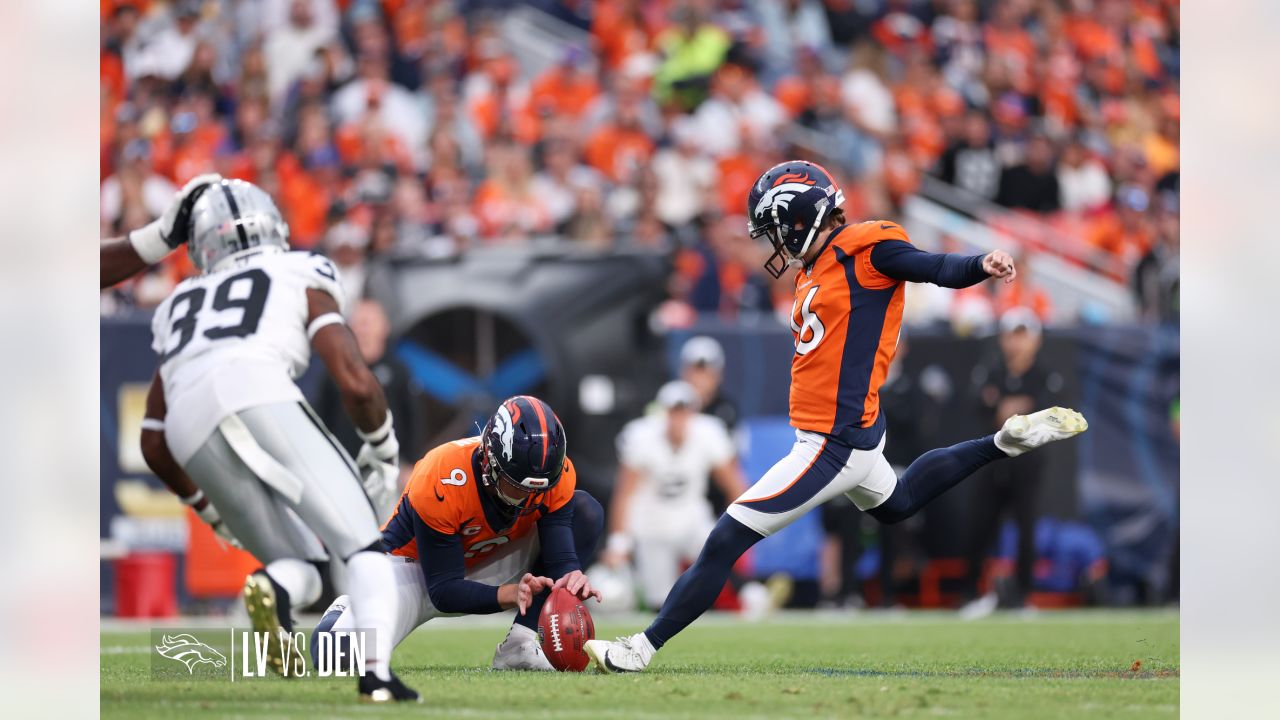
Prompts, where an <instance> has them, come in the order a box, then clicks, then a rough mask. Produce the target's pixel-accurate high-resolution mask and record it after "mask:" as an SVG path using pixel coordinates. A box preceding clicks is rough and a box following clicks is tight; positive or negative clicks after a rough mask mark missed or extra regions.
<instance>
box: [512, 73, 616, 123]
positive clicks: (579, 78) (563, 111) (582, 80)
mask: <svg viewBox="0 0 1280 720" xmlns="http://www.w3.org/2000/svg"><path fill="white" fill-rule="evenodd" d="M566 75H568V77H566ZM599 95H600V86H599V85H597V84H596V81H595V80H593V79H591V77H590V76H587V75H582V74H579V73H565V72H564V71H563V70H561V69H559V68H552V69H551V70H548V71H547V72H545V73H543V74H542V75H541V76H539V77H538V79H537V80H535V81H534V82H533V88H532V89H531V91H530V93H529V104H530V105H531V109H532V111H533V112H534V113H538V114H542V113H550V114H555V115H567V116H569V117H574V118H576V117H580V116H581V115H582V113H583V112H584V111H586V109H587V107H588V106H590V105H591V102H592V101H593V100H595V99H596V97H598V96H599Z"/></svg>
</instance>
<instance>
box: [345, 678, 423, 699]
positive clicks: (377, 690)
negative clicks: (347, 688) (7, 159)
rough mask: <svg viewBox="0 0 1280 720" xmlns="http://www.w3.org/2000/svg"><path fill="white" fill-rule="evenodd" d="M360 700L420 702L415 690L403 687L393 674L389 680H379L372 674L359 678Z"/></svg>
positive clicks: (419, 696) (420, 697)
mask: <svg viewBox="0 0 1280 720" xmlns="http://www.w3.org/2000/svg"><path fill="white" fill-rule="evenodd" d="M360 699H361V700H362V701H364V702H372V703H385V702H417V703H420V702H422V696H421V695H419V694H418V691H417V690H413V689H410V688H408V687H405V684H404V683H402V682H400V678H398V677H396V674H395V673H391V679H390V680H382V679H379V678H378V676H377V675H374V674H373V673H372V672H367V673H365V674H364V675H361V676H360Z"/></svg>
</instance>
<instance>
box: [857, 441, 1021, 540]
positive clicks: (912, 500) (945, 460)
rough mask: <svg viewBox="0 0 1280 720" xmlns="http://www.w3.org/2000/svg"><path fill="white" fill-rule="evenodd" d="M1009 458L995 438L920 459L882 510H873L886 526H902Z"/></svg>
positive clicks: (966, 444)
mask: <svg viewBox="0 0 1280 720" xmlns="http://www.w3.org/2000/svg"><path fill="white" fill-rule="evenodd" d="M1004 457H1008V456H1007V455H1005V454H1004V452H1002V451H1001V450H1000V448H997V447H996V442H995V435H988V436H986V437H983V438H978V439H977V440H966V441H965V442H962V443H957V444H955V445H952V446H951V447H946V448H938V449H937V450H930V451H929V452H927V453H925V454H923V455H921V456H920V457H918V458H916V461H915V462H913V463H911V466H910V467H908V468H907V469H906V471H905V472H903V473H902V476H901V477H899V478H898V486H897V487H896V488H894V490H893V494H892V495H890V496H889V498H888V499H887V500H885V501H884V502H883V503H881V505H880V506H879V507H876V508H873V509H871V510H869V511H868V512H869V514H870V515H871V517H873V518H875V519H877V520H879V521H880V522H882V523H896V522H902V521H903V520H906V519H907V518H909V517H911V516H912V515H914V514H916V511H917V510H919V509H920V508H922V507H924V506H925V505H928V504H929V502H930V501H932V500H933V499H934V498H936V497H938V496H939V495H941V494H942V493H944V492H946V491H947V490H950V489H951V488H953V487H955V486H956V485H957V484H958V483H959V482H960V481H961V480H964V479H965V478H967V477H969V476H970V475H972V474H973V473H974V471H976V470H977V469H978V468H980V467H982V466H983V465H986V464H987V463H989V462H991V461H992V460H999V459H1000V458H1004Z"/></svg>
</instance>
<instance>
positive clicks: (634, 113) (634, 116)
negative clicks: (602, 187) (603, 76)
mask: <svg viewBox="0 0 1280 720" xmlns="http://www.w3.org/2000/svg"><path fill="white" fill-rule="evenodd" d="M640 112H641V105H640V99H639V98H636V97H626V98H620V99H619V104H618V106H617V109H616V115H615V117H614V118H613V121H612V122H609V123H606V124H605V125H603V126H602V127H601V128H600V129H598V130H596V132H595V133H594V134H593V135H592V136H591V137H590V138H588V139H587V143H586V146H585V147H584V148H583V154H584V156H585V157H586V160H587V163H589V164H590V165H591V166H592V167H594V168H595V169H597V170H599V171H600V172H602V173H604V174H605V176H606V177H608V178H609V179H610V180H612V181H614V182H623V181H626V180H628V179H631V178H633V177H635V176H636V175H637V174H638V173H639V172H640V168H641V167H642V166H643V165H644V164H645V163H647V162H648V160H649V157H650V156H651V155H652V154H653V150H654V143H653V139H652V138H650V137H649V135H648V134H647V133H646V132H645V129H644V127H643V126H642V125H641V123H640Z"/></svg>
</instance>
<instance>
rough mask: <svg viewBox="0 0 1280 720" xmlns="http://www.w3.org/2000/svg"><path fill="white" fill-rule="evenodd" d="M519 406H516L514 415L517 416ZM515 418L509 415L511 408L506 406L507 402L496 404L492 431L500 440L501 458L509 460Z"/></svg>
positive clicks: (513, 441) (512, 450) (513, 439)
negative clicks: (496, 412)
mask: <svg viewBox="0 0 1280 720" xmlns="http://www.w3.org/2000/svg"><path fill="white" fill-rule="evenodd" d="M519 413H520V408H518V407H517V408H516V417H519V416H520V415H519ZM515 432H516V428H515V418H512V417H511V410H510V409H509V408H508V407H507V403H503V404H502V405H499V406H498V414H497V415H495V416H494V423H493V433H494V434H496V435H497V436H498V439H499V440H500V441H501V442H502V459H503V460H510V459H511V455H512V453H513V452H514V449H513V448H512V445H513V443H515Z"/></svg>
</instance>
